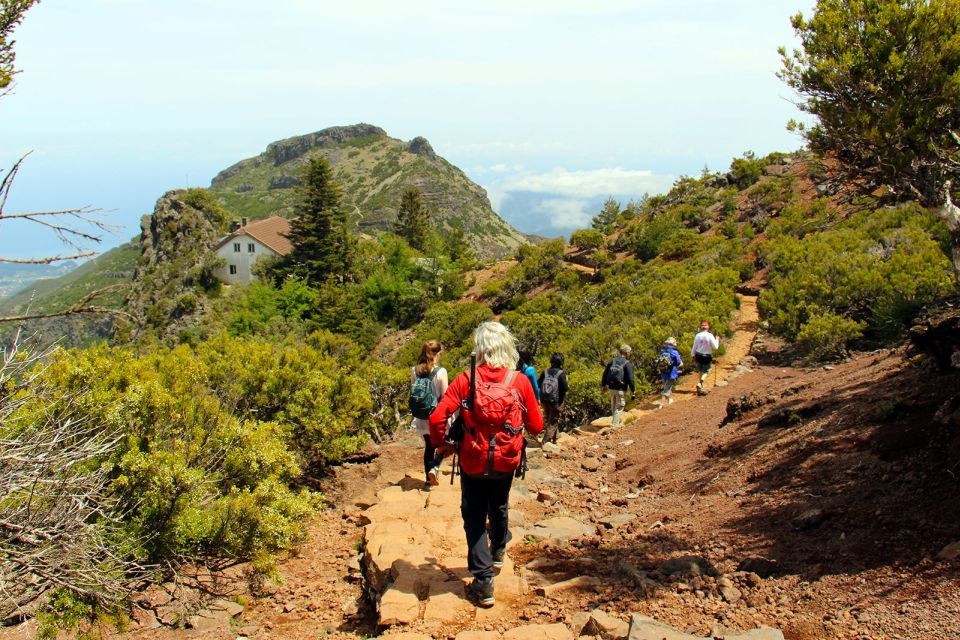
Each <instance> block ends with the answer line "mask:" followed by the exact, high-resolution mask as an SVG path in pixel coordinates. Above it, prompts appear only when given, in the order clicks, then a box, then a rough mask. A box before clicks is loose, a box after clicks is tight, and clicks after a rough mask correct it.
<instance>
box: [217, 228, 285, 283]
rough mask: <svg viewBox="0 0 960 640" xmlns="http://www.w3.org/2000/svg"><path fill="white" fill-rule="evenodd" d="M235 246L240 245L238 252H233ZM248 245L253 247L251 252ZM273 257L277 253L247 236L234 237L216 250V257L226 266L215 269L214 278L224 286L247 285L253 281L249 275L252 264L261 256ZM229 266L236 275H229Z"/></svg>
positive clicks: (251, 275)
mask: <svg viewBox="0 0 960 640" xmlns="http://www.w3.org/2000/svg"><path fill="white" fill-rule="evenodd" d="M236 244H239V245H240V250H239V251H236V250H235V247H234V245H236ZM250 245H253V251H250ZM275 255H277V253H276V252H275V251H274V250H273V249H270V248H269V247H267V246H266V245H265V244H263V243H261V242H258V241H257V240H255V239H254V238H251V237H250V236H248V235H239V236H236V237H234V238H231V239H230V240H229V241H228V242H227V243H226V244H224V245H223V246H222V247H220V248H219V249H217V257H218V258H221V259H223V261H224V262H225V263H226V264H225V265H224V266H223V267H221V268H220V269H217V272H216V276H217V277H218V278H219V279H220V280H221V281H222V282H224V283H225V284H237V283H241V284H247V283H249V282H251V281H252V280H253V279H254V277H253V274H252V273H251V271H252V269H253V265H254V263H256V261H257V260H258V259H260V258H262V257H263V256H275ZM231 266H233V267H234V268H235V271H236V273H230V267H231Z"/></svg>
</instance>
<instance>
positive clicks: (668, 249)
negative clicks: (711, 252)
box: [660, 229, 701, 260]
mask: <svg viewBox="0 0 960 640" xmlns="http://www.w3.org/2000/svg"><path fill="white" fill-rule="evenodd" d="M700 238H701V236H700V234H699V233H697V232H696V231H693V230H691V229H682V230H680V231H678V232H677V233H676V234H674V235H673V236H671V237H670V238H668V239H667V240H665V241H664V242H663V244H662V245H661V246H660V253H661V255H662V256H663V257H664V258H665V259H667V260H684V259H686V258H690V257H692V256H693V255H694V254H696V253H697V249H699V248H700V245H701V242H700Z"/></svg>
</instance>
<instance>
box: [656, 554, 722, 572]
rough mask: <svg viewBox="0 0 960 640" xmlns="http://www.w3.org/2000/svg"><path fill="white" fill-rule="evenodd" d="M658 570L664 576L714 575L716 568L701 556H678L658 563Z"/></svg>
mask: <svg viewBox="0 0 960 640" xmlns="http://www.w3.org/2000/svg"><path fill="white" fill-rule="evenodd" d="M659 571H660V573H661V574H663V575H665V576H685V575H693V576H700V575H706V576H715V575H717V570H716V569H715V568H714V566H713V565H712V564H710V561H709V560H707V559H706V558H704V557H702V556H680V557H678V558H670V559H669V560H664V561H663V562H661V563H660V567H659Z"/></svg>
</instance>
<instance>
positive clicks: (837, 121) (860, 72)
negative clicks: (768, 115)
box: [780, 0, 960, 275]
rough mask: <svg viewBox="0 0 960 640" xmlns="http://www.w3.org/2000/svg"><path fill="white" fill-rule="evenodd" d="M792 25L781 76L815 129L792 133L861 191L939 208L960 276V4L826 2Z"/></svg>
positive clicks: (932, 0)
mask: <svg viewBox="0 0 960 640" xmlns="http://www.w3.org/2000/svg"><path fill="white" fill-rule="evenodd" d="M792 23H793V28H794V30H795V31H796V33H797V35H798V36H799V38H800V43H801V44H802V46H803V50H802V51H800V50H796V51H793V52H792V53H788V52H787V51H786V49H784V48H781V49H780V55H781V56H782V58H783V69H782V70H781V71H780V77H781V78H782V79H783V80H785V81H786V83H787V84H788V85H790V87H791V88H793V89H795V90H796V91H797V92H798V93H799V94H800V97H801V102H800V104H799V106H800V108H801V109H802V110H803V111H806V112H807V113H809V114H811V115H813V116H815V117H816V121H815V122H814V123H813V124H812V125H811V126H805V125H803V124H798V123H791V126H792V127H794V128H797V129H799V130H800V131H802V133H803V134H804V136H805V137H806V139H807V142H808V143H809V145H810V148H811V149H812V150H813V151H816V152H817V153H820V154H822V155H829V156H832V157H835V158H836V159H837V160H839V161H840V162H839V166H838V167H837V168H836V170H835V172H836V174H837V176H838V177H839V178H840V179H842V180H844V181H846V182H847V183H849V184H851V185H853V186H855V187H856V188H858V189H859V190H860V191H861V192H863V193H866V194H871V195H873V194H875V193H876V192H877V191H878V189H881V188H884V189H886V190H888V191H889V193H891V194H892V195H893V196H894V197H897V198H915V199H916V200H917V201H918V202H919V203H920V204H921V205H922V206H924V207H927V208H930V209H931V210H933V211H934V212H935V213H936V214H937V215H938V216H939V217H940V218H942V219H943V220H944V222H946V223H947V226H948V227H949V228H950V231H951V235H952V244H953V263H954V269H955V270H956V272H957V274H958V275H960V205H958V204H957V199H960V82H958V81H957V79H958V71H957V70H958V68H960V47H958V44H957V43H958V42H960V0H818V1H817V4H816V7H815V9H814V12H813V15H812V16H811V17H810V18H809V19H807V18H804V16H803V15H802V14H797V15H796V16H794V18H793V20H792Z"/></svg>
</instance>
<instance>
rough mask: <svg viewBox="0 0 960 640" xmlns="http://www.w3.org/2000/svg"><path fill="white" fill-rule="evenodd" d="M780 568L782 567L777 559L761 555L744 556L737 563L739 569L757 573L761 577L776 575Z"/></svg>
mask: <svg viewBox="0 0 960 640" xmlns="http://www.w3.org/2000/svg"><path fill="white" fill-rule="evenodd" d="M779 570H780V567H779V565H778V564H777V561H776V560H769V559H767V558H761V557H759V556H751V557H749V558H744V559H743V560H741V561H740V564H739V565H737V571H744V572H746V573H755V574H757V575H758V576H760V577H761V578H769V577H770V576H773V575H776V574H777V572H778V571H779Z"/></svg>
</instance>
